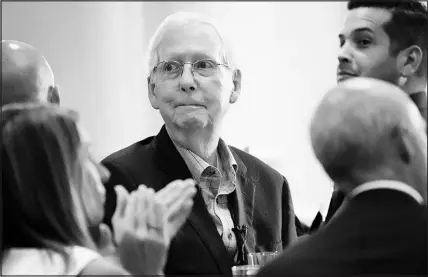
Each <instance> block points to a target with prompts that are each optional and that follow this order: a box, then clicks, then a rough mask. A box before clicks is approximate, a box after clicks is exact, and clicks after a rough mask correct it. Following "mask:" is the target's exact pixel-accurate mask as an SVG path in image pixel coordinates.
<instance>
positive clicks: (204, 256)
mask: <svg viewBox="0 0 428 277" xmlns="http://www.w3.org/2000/svg"><path fill="white" fill-rule="evenodd" d="M231 151H232V153H233V156H234V158H235V160H236V162H237V164H238V171H237V179H238V180H239V181H238V184H239V185H237V187H236V190H235V192H234V193H232V194H231V195H230V198H229V202H230V210H231V213H232V215H233V219H234V222H235V224H236V225H237V224H239V226H241V225H243V224H246V225H247V226H248V227H249V230H248V234H247V243H246V247H247V249H248V250H249V251H255V250H256V251H274V250H280V249H282V248H283V247H285V246H287V245H288V244H289V243H290V242H291V241H294V240H295V239H296V230H295V224H294V211H293V204H292V201H291V195H290V190H289V187H288V183H287V181H286V179H285V178H284V177H283V176H282V175H280V174H279V173H278V172H276V171H275V170H273V169H272V168H271V167H269V166H268V165H266V164H265V163H263V162H262V161H260V160H258V159H257V158H255V157H253V156H251V155H249V154H248V153H245V152H243V151H241V150H238V149H236V148H234V147H231ZM103 164H104V165H105V166H106V167H107V168H108V169H109V170H110V172H111V177H110V180H109V182H108V183H107V184H106V190H107V200H106V205H105V222H106V223H107V224H109V225H110V221H111V217H112V215H113V212H114V209H115V206H116V194H115V192H114V190H113V187H114V186H115V185H117V184H122V185H124V186H125V188H126V189H127V190H128V191H132V190H134V189H136V188H137V185H139V184H145V185H147V186H149V187H152V188H154V189H155V191H158V190H160V189H162V188H163V187H164V186H165V185H167V184H168V183H170V182H171V181H173V180H176V179H187V178H192V175H191V173H190V171H189V169H188V168H187V166H186V164H185V162H184V160H183V158H182V157H181V156H180V154H179V152H178V151H177V149H176V148H175V146H174V144H173V143H172V141H171V139H170V137H169V136H168V133H167V131H166V129H165V126H163V127H162V129H161V131H160V132H159V134H158V135H157V136H156V137H149V138H146V139H144V140H142V141H140V142H137V143H135V144H133V145H131V146H129V147H126V148H124V149H122V150H120V151H118V152H116V153H114V154H112V155H110V156H109V157H107V158H106V159H104V160H103ZM232 266H233V261H231V260H229V258H228V254H227V251H226V248H225V246H224V244H223V241H222V239H221V237H220V236H219V234H218V232H217V229H216V226H215V224H214V221H213V220H212V218H211V216H210V214H209V213H208V210H207V209H206V206H205V203H204V200H203V198H202V194H201V191H200V190H199V189H198V192H197V194H196V196H195V199H194V206H193V210H192V212H191V214H190V216H189V219H188V220H187V222H186V223H185V224H184V226H183V227H182V229H181V230H180V231H179V233H178V234H177V235H176V237H175V238H174V239H173V241H172V242H171V246H170V249H169V256H168V261H167V264H166V268H165V273H166V274H226V275H231V274H232V272H231V267H232Z"/></svg>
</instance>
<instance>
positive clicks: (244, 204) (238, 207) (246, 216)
mask: <svg viewBox="0 0 428 277" xmlns="http://www.w3.org/2000/svg"><path fill="white" fill-rule="evenodd" d="M231 152H232V154H233V156H234V158H235V160H236V163H237V164H238V171H237V174H236V184H235V187H236V193H235V194H233V197H234V199H232V201H233V202H235V203H236V204H235V205H233V204H232V205H231V207H232V209H233V214H235V215H237V218H235V222H238V224H239V226H242V225H246V226H247V228H248V231H247V238H246V241H245V246H246V249H247V251H249V252H254V251H255V247H256V240H255V231H254V227H253V219H254V207H255V199H256V198H255V196H256V194H255V190H256V183H255V182H254V181H253V180H251V179H249V178H247V175H246V173H247V167H246V166H245V165H244V163H243V162H242V160H241V158H240V157H239V156H238V154H237V153H236V151H234V150H233V149H232V148H231Z"/></svg>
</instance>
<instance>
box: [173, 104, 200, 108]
mask: <svg viewBox="0 0 428 277" xmlns="http://www.w3.org/2000/svg"><path fill="white" fill-rule="evenodd" d="M178 107H189V108H191V107H194V108H205V106H204V105H202V104H196V103H190V104H178V105H177V106H176V108H178Z"/></svg>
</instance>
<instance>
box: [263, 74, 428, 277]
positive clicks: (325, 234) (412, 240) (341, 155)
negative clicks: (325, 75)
mask: <svg viewBox="0 0 428 277" xmlns="http://www.w3.org/2000/svg"><path fill="white" fill-rule="evenodd" d="M425 130H426V123H425V120H424V119H423V117H422V116H421V114H420V113H419V111H418V109H417V107H416V106H415V105H414V104H413V103H412V101H411V99H410V98H409V97H408V96H407V95H406V94H405V93H404V92H403V91H402V90H401V89H399V88H398V87H397V86H394V85H392V84H390V83H386V82H384V81H380V80H376V79H368V78H355V79H352V80H348V81H345V82H343V83H342V84H340V85H338V86H337V87H335V88H333V89H332V90H330V91H329V92H328V93H327V94H326V96H325V97H324V98H323V99H322V101H321V103H320V104H319V106H318V108H317V109H316V112H315V114H314V116H313V119H312V122H311V128H310V135H311V141H312V147H313V149H314V152H315V155H316V157H317V159H318V160H319V162H320V163H321V165H322V166H323V167H324V170H325V171H326V173H327V174H328V175H329V176H330V178H331V179H332V180H333V181H335V182H336V184H338V185H339V186H340V189H341V190H342V191H344V192H345V193H346V194H347V197H348V198H349V202H348V203H347V205H345V206H344V207H343V210H342V211H341V213H339V214H338V215H337V216H336V217H335V218H334V219H333V220H332V221H331V222H330V224H328V225H326V226H325V227H324V228H322V229H321V230H319V231H318V232H317V233H315V234H314V235H312V236H310V237H308V238H307V240H305V241H303V242H302V243H299V244H296V245H295V246H294V247H293V246H292V247H291V248H289V249H288V250H286V251H285V252H284V253H283V254H282V255H281V256H280V257H279V258H278V259H277V260H276V261H274V262H273V263H272V264H270V265H268V266H267V267H266V268H263V269H262V270H261V271H260V272H259V276H302V275H303V276H305V275H311V274H314V275H316V276H323V275H326V276H332V275H338V276H343V275H351V274H358V275H359V274H384V275H386V276H392V275H398V274H420V275H424V276H426V275H427V259H428V258H427V218H426V214H427V205H426V203H427V184H426V181H427V137H426V133H425Z"/></svg>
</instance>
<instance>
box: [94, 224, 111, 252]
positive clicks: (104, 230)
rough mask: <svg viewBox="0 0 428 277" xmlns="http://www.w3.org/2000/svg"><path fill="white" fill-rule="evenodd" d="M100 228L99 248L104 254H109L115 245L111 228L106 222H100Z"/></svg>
mask: <svg viewBox="0 0 428 277" xmlns="http://www.w3.org/2000/svg"><path fill="white" fill-rule="evenodd" d="M99 229H100V237H99V240H98V245H97V246H98V249H99V251H100V252H101V253H102V254H103V255H108V254H109V253H108V252H110V251H111V249H112V247H113V235H112V233H111V230H110V228H109V227H108V226H107V225H106V224H104V223H100V226H99Z"/></svg>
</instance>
